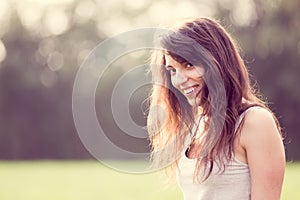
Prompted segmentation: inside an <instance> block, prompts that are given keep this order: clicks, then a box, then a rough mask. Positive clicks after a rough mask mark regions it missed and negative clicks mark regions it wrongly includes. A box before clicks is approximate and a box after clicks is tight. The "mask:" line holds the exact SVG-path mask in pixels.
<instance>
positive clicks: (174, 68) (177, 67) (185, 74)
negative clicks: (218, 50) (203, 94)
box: [165, 54, 205, 107]
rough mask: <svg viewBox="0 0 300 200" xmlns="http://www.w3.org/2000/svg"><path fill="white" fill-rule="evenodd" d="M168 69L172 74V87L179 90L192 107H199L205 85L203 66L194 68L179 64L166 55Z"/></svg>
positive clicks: (186, 64) (188, 64)
mask: <svg viewBox="0 0 300 200" xmlns="http://www.w3.org/2000/svg"><path fill="white" fill-rule="evenodd" d="M165 61H166V63H165V64H166V69H167V71H168V72H169V73H170V76H171V82H172V85H173V86H174V87H175V88H176V89H177V90H179V91H180V92H181V93H182V94H183V95H184V96H185V97H186V98H187V100H188V102H189V104H190V105H191V106H193V107H194V106H199V104H200V91H201V89H202V87H203V85H204V81H203V78H202V76H203V75H204V73H205V70H204V67H203V66H193V65H191V64H190V63H188V62H187V63H179V62H177V61H176V60H174V59H173V58H172V57H171V56H170V55H167V54H166V55H165Z"/></svg>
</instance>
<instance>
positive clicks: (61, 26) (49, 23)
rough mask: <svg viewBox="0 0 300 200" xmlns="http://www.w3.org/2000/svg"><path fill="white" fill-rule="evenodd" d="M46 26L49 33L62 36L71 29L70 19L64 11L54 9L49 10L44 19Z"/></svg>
mask: <svg viewBox="0 0 300 200" xmlns="http://www.w3.org/2000/svg"><path fill="white" fill-rule="evenodd" d="M44 25H45V28H46V30H47V32H49V33H50V34H53V35H60V34H63V33H64V32H65V31H67V30H68V28H69V27H70V19H69V17H68V16H67V14H66V12H65V11H64V10H63V9H61V8H55V9H54V8H53V9H50V10H47V13H46V15H45V19H44ZM47 32H46V33H47Z"/></svg>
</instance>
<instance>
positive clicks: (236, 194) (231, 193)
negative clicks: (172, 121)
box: [177, 109, 251, 200]
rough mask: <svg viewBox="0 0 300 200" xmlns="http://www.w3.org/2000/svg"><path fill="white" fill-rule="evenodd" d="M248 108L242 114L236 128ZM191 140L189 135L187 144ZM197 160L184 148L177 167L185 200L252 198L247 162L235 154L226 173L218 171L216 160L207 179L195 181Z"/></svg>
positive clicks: (243, 199) (236, 199)
mask: <svg viewBox="0 0 300 200" xmlns="http://www.w3.org/2000/svg"><path fill="white" fill-rule="evenodd" d="M247 110H249V109H247ZM247 110H246V111H245V112H244V113H242V114H241V115H240V118H239V120H238V122H237V124H236V128H237V127H238V125H239V124H240V122H241V120H242V119H243V117H244V115H245V113H246V112H247ZM190 142H191V137H188V138H187V141H186V144H190ZM196 162H197V159H190V158H188V157H187V156H186V155H185V149H184V151H183V152H182V154H181V158H180V160H179V163H178V169H177V180H178V185H179V187H180V189H181V191H182V193H183V197H184V200H250V190H251V188H250V173H249V167H248V165H247V164H245V163H243V162H241V161H239V160H237V159H236V158H235V157H234V155H233V159H232V160H231V161H230V162H229V163H228V164H227V165H226V169H225V171H224V173H221V172H219V171H218V170H219V168H218V165H217V163H216V162H215V163H214V165H213V166H214V167H213V170H212V173H211V175H210V176H209V177H208V179H207V180H205V181H204V182H203V183H193V175H194V170H195V166H196ZM208 169H209V168H208ZM200 172H201V171H200Z"/></svg>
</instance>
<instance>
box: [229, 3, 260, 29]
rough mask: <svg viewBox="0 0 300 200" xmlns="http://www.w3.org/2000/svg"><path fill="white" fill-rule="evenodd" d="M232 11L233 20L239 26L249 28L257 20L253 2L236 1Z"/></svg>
mask: <svg viewBox="0 0 300 200" xmlns="http://www.w3.org/2000/svg"><path fill="white" fill-rule="evenodd" d="M231 11H232V12H231V20H232V22H233V23H234V24H236V25H237V26H249V25H251V24H253V23H255V22H256V20H257V13H256V10H255V4H254V2H253V0H236V2H235V3H234V4H233V8H232V10H231Z"/></svg>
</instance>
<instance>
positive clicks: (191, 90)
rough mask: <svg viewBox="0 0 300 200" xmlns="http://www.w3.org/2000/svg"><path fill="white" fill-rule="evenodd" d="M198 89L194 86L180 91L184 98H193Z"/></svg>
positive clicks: (197, 86)
mask: <svg viewBox="0 0 300 200" xmlns="http://www.w3.org/2000/svg"><path fill="white" fill-rule="evenodd" d="M199 88H200V87H199V85H194V86H191V87H187V88H184V89H182V91H183V93H184V95H185V96H187V97H193V96H195V95H196V94H198V92H199V91H198V90H199Z"/></svg>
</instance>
